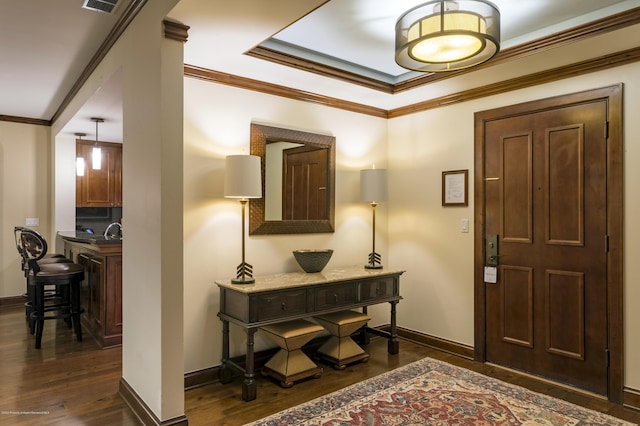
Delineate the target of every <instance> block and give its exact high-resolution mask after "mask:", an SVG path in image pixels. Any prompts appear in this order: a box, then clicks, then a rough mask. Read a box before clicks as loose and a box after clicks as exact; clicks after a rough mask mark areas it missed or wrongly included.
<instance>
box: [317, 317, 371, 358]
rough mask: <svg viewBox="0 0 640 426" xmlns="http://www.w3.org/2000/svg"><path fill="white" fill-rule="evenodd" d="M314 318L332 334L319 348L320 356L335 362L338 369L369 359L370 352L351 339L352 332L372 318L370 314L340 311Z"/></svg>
mask: <svg viewBox="0 0 640 426" xmlns="http://www.w3.org/2000/svg"><path fill="white" fill-rule="evenodd" d="M313 318H314V319H315V320H316V321H317V322H318V323H319V324H320V325H322V326H323V327H324V328H326V329H327V331H328V332H329V334H331V337H329V340H327V341H326V342H325V343H324V344H323V345H322V346H320V348H319V349H318V353H317V355H318V357H319V358H322V359H324V360H326V361H328V362H329V363H331V364H333V366H334V368H336V369H338V370H342V369H344V368H345V367H346V366H347V364H351V363H354V362H357V361H363V362H364V361H367V360H368V359H369V354H368V353H366V352H365V351H364V350H363V349H362V348H361V347H360V346H358V344H356V342H354V341H353V340H352V339H351V334H353V333H354V332H355V331H356V330H358V329H359V328H361V327H362V326H364V325H365V324H366V323H367V322H368V321H369V320H370V318H369V316H367V315H366V314H363V313H360V312H355V311H340V312H333V313H330V314H325V315H320V316H316V317H313Z"/></svg>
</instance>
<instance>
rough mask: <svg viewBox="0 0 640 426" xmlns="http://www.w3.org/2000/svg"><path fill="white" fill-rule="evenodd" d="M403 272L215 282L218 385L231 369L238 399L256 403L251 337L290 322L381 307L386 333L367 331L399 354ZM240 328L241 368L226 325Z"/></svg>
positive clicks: (341, 271) (357, 270)
mask: <svg viewBox="0 0 640 426" xmlns="http://www.w3.org/2000/svg"><path fill="white" fill-rule="evenodd" d="M403 272H404V271H402V270H393V269H391V270H386V269H365V268H364V267H363V266H354V267H346V268H336V269H332V270H326V271H323V272H318V273H312V274H307V273H304V272H292V273H284V274H274V275H267V276H261V277H256V278H255V279H256V282H255V283H254V284H248V285H247V284H232V283H231V281H230V280H227V281H216V284H217V285H218V287H219V288H220V312H218V317H220V320H222V365H221V366H220V381H221V382H222V383H229V382H230V381H231V380H232V370H231V369H232V368H235V369H237V370H239V371H240V372H243V373H244V381H243V383H242V399H243V400H244V401H251V400H253V399H255V398H256V391H257V384H256V381H255V372H254V334H255V332H256V331H257V330H258V328H259V327H262V326H264V325H268V324H275V323H279V322H284V321H289V320H292V319H298V318H306V317H312V316H314V315H321V314H326V313H329V312H336V311H342V310H346V309H353V308H362V309H363V312H366V310H367V306H370V305H376V304H379V303H387V302H388V303H389V304H390V305H391V321H390V324H391V327H390V331H389V332H385V331H381V330H377V329H367V330H368V331H370V332H372V333H375V334H379V335H382V336H384V337H386V338H387V339H388V352H389V353H390V354H397V353H398V351H399V342H398V334H397V331H396V305H397V304H398V302H400V299H402V297H401V296H400V275H402V273H403ZM230 322H232V323H234V324H237V325H239V326H240V327H242V328H243V329H244V331H245V333H246V334H247V337H246V346H247V352H246V355H245V366H244V368H243V367H242V366H240V365H238V364H237V363H234V362H233V361H232V360H230V359H229V323H230Z"/></svg>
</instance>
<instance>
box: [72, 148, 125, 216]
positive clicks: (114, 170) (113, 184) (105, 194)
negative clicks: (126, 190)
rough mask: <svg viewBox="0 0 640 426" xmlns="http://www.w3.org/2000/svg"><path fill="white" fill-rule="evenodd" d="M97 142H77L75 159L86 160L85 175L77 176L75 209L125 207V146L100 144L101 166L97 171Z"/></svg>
mask: <svg viewBox="0 0 640 426" xmlns="http://www.w3.org/2000/svg"><path fill="white" fill-rule="evenodd" d="M94 145H95V142H90V141H77V142H76V156H77V157H82V158H84V161H85V168H84V176H76V207H121V206H122V144H119V143H109V142H100V143H99V144H98V146H99V147H100V149H101V150H102V164H101V167H100V169H94V168H93V167H92V163H91V153H92V151H93V147H94Z"/></svg>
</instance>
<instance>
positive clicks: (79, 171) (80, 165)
mask: <svg viewBox="0 0 640 426" xmlns="http://www.w3.org/2000/svg"><path fill="white" fill-rule="evenodd" d="M76 176H84V157H78V158H76Z"/></svg>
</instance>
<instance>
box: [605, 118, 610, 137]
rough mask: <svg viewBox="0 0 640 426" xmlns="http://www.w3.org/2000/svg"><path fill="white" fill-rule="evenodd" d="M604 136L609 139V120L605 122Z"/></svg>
mask: <svg viewBox="0 0 640 426" xmlns="http://www.w3.org/2000/svg"><path fill="white" fill-rule="evenodd" d="M604 138H605V139H609V122H608V121H605V122H604Z"/></svg>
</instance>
